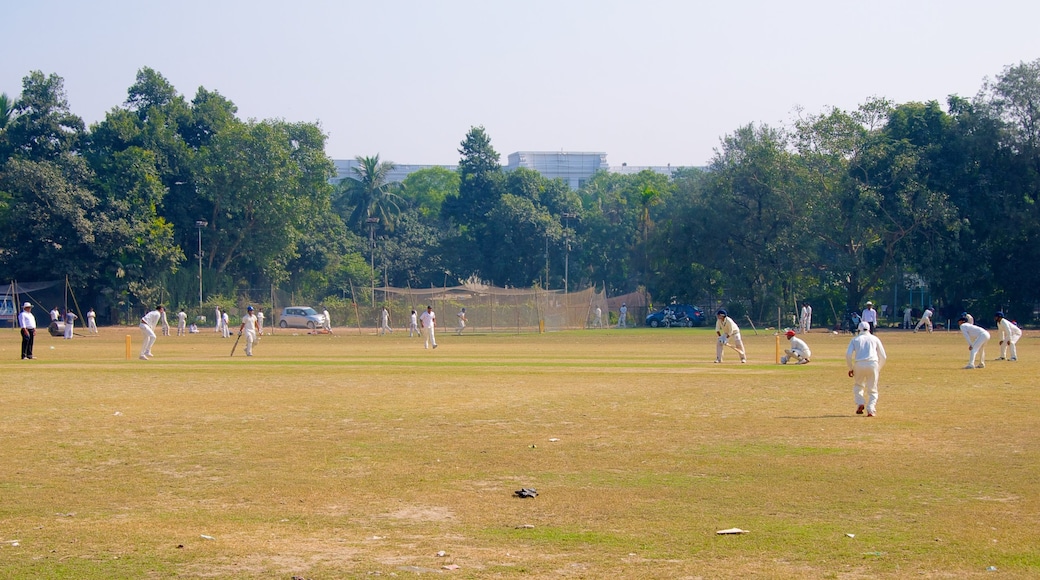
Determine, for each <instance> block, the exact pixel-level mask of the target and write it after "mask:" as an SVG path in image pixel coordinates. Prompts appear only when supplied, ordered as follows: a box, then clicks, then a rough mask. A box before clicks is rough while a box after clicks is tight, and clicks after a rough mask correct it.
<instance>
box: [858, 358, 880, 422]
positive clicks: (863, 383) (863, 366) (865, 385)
mask: <svg viewBox="0 0 1040 580" xmlns="http://www.w3.org/2000/svg"><path fill="white" fill-rule="evenodd" d="M852 371H853V373H852V394H853V396H854V397H855V398H856V405H864V406H866V408H867V412H868V413H871V414H873V413H874V411H875V408H876V407H877V400H878V389H877V387H878V377H879V376H880V374H881V371H880V369H878V364H877V362H876V361H857V362H856V364H855V365H853V369H852ZM864 391H866V392H867V393H869V394H870V399H865V398H864Z"/></svg>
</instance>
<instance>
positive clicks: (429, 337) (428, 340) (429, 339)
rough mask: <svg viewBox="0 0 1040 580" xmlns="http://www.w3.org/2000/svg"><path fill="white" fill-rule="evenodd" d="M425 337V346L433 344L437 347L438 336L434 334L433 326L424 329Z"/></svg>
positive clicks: (428, 346)
mask: <svg viewBox="0 0 1040 580" xmlns="http://www.w3.org/2000/svg"><path fill="white" fill-rule="evenodd" d="M423 338H424V339H425V340H424V341H423V348H430V345H431V344H432V345H433V348H437V338H436V337H435V336H434V333H433V327H432V326H430V327H427V328H424V329H423Z"/></svg>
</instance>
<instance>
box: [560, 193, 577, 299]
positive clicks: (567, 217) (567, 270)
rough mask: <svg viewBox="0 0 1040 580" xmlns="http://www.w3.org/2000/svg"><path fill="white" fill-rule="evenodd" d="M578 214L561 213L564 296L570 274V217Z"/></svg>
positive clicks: (566, 291)
mask: <svg viewBox="0 0 1040 580" xmlns="http://www.w3.org/2000/svg"><path fill="white" fill-rule="evenodd" d="M577 216H578V214H576V213H572V212H569V211H565V212H564V214H563V218H564V295H565V296H566V295H567V293H568V291H569V289H568V283H569V282H570V275H571V268H570V265H571V231H570V229H571V218H572V217H577Z"/></svg>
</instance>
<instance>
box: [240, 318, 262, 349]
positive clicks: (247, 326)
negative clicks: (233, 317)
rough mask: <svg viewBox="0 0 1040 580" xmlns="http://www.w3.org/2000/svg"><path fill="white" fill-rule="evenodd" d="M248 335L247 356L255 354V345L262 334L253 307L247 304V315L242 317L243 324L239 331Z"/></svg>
mask: <svg viewBox="0 0 1040 580" xmlns="http://www.w3.org/2000/svg"><path fill="white" fill-rule="evenodd" d="M243 332H244V333H245V335H246V356H253V345H254V344H256V340H257V337H259V336H260V334H259V333H260V325H259V324H258V323H257V321H256V315H255V314H253V307H252V306H246V315H245V316H243V317H242V326H240V327H238V333H239V334H242V333H243Z"/></svg>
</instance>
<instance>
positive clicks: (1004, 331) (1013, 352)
mask: <svg viewBox="0 0 1040 580" xmlns="http://www.w3.org/2000/svg"><path fill="white" fill-rule="evenodd" d="M993 318H994V319H995V320H996V321H997V328H998V329H1000V358H998V359H997V360H1018V339H1020V338H1022V329H1021V328H1019V327H1018V325H1017V324H1015V323H1014V322H1011V321H1010V320H1008V319H1007V318H1004V313H1003V312H998V313H997V314H996V316H994V317H993Z"/></svg>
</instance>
